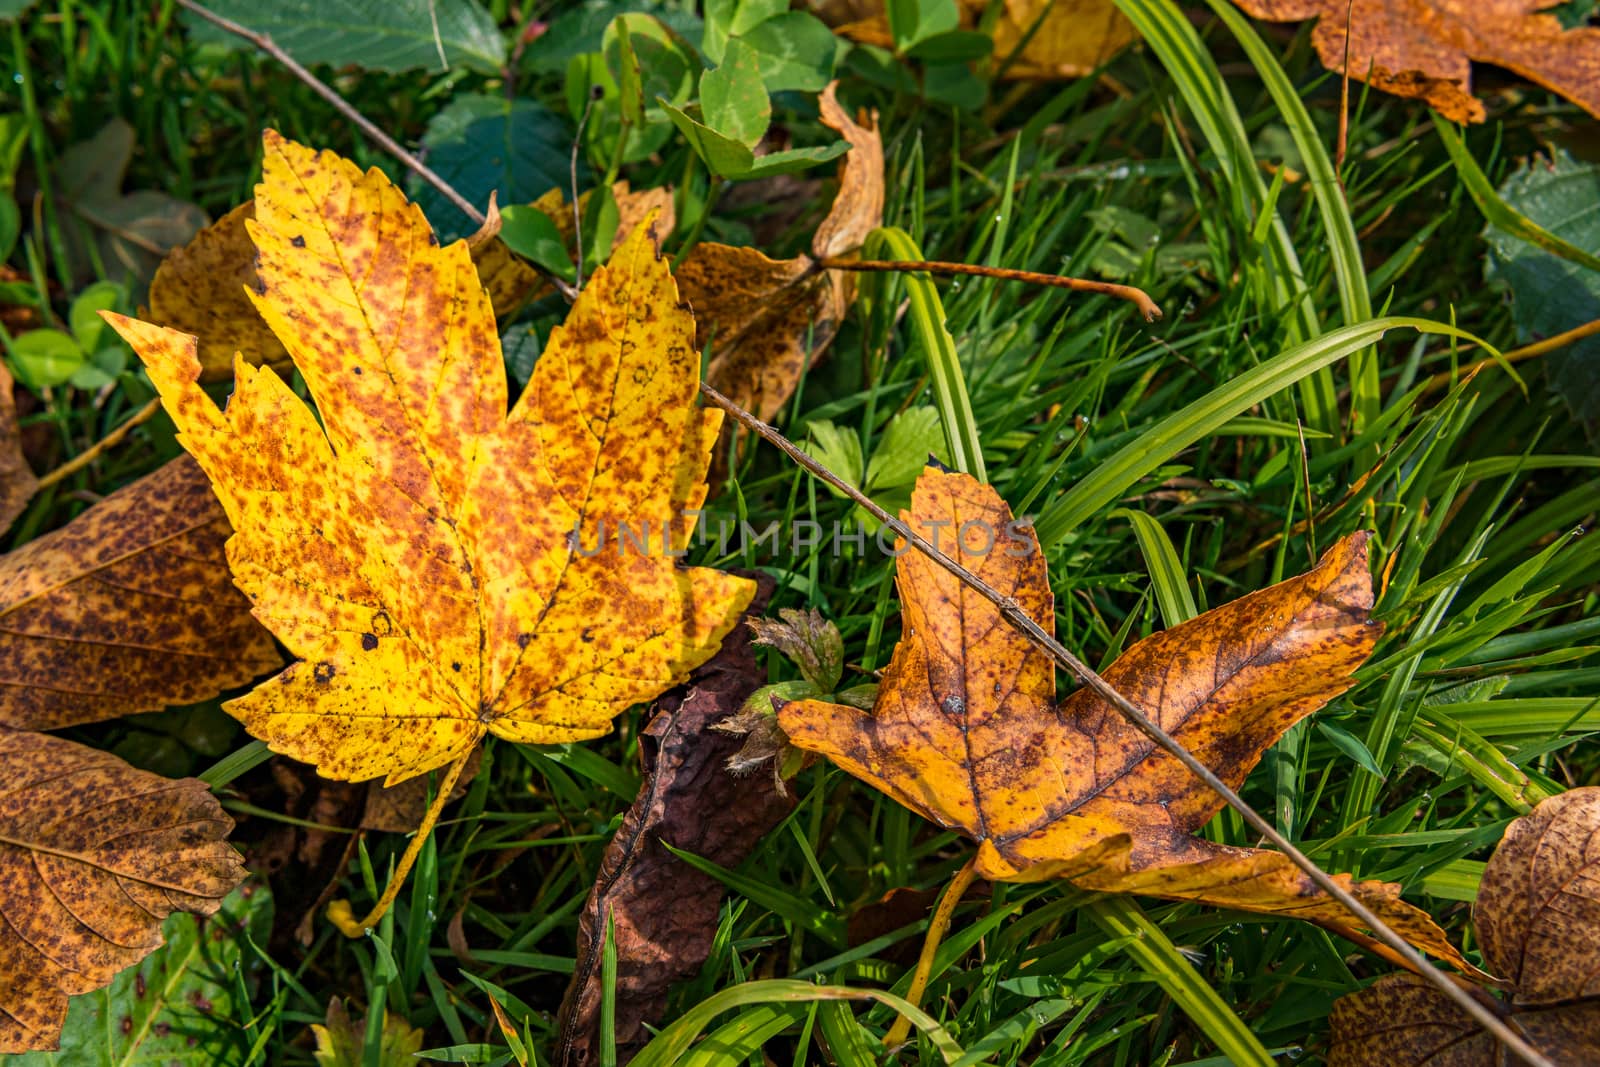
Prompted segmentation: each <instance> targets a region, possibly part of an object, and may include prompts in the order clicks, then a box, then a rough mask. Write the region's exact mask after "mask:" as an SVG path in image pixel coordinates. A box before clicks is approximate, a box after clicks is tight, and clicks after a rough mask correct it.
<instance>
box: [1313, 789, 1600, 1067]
mask: <svg viewBox="0 0 1600 1067" xmlns="http://www.w3.org/2000/svg"><path fill="white" fill-rule="evenodd" d="M1473 924H1474V926H1476V928H1477V932H1478V941H1479V943H1480V944H1481V945H1482V946H1483V958H1484V961H1485V962H1486V964H1487V965H1488V967H1489V969H1490V970H1491V971H1492V972H1494V973H1495V974H1498V975H1501V976H1502V977H1503V978H1504V979H1505V984H1507V985H1508V986H1509V987H1510V991H1511V998H1510V1001H1509V1003H1507V1002H1504V1001H1499V1000H1494V1001H1493V1003H1494V1005H1495V1007H1496V1008H1497V1009H1499V1010H1500V1011H1501V1013H1502V1014H1503V1015H1504V1017H1505V1020H1506V1022H1507V1023H1508V1024H1509V1025H1510V1026H1511V1028H1512V1029H1514V1030H1516V1031H1517V1032H1518V1033H1520V1034H1521V1035H1522V1036H1523V1037H1525V1038H1527V1039H1528V1041H1529V1042H1530V1043H1531V1044H1532V1045H1533V1046H1534V1047H1535V1048H1537V1049H1539V1050H1540V1051H1541V1052H1543V1053H1545V1054H1546V1055H1547V1056H1549V1057H1550V1058H1551V1059H1553V1060H1554V1061H1556V1062H1557V1063H1570V1064H1589V1063H1600V999H1597V995H1600V788H1595V787H1592V786H1591V787H1587V788H1581V789H1573V790H1570V791H1569V792H1566V793H1562V794H1560V795H1558V796H1553V797H1551V798H1549V799H1548V800H1545V801H1544V802H1542V803H1541V804H1540V805H1539V806H1538V807H1537V808H1535V809H1534V810H1533V812H1532V813H1531V814H1529V815H1525V816H1523V817H1522V818H1520V819H1518V820H1516V821H1515V822H1513V823H1512V824H1511V825H1510V826H1509V827H1508V828H1507V829H1506V835H1505V838H1504V839H1503V840H1502V841H1501V842H1500V846H1499V847H1498V848H1496V849H1495V853H1494V856H1493V857H1492V858H1490V860H1489V863H1488V865H1487V866H1486V867H1485V868H1484V871H1483V881H1482V883H1481V886H1480V888H1479V890H1478V900H1477V903H1476V904H1475V905H1474V907H1473ZM1479 995H1480V996H1482V997H1485V998H1488V994H1487V993H1480V994H1479ZM1490 999H1492V998H1490ZM1330 1022H1331V1024H1332V1028H1333V1040H1332V1044H1331V1046H1330V1048H1329V1050H1328V1063H1329V1064H1330V1067H1411V1065H1415V1067H1424V1065H1426V1067H1500V1065H1502V1064H1507V1063H1513V1062H1516V1063H1520V1062H1521V1061H1520V1060H1512V1059H1510V1057H1509V1054H1508V1053H1507V1052H1506V1051H1505V1050H1504V1049H1503V1048H1502V1047H1501V1046H1500V1043H1499V1042H1498V1041H1496V1040H1495V1039H1494V1037H1492V1036H1491V1035H1490V1034H1488V1033H1486V1032H1485V1031H1484V1030H1483V1029H1482V1027H1480V1026H1479V1024H1478V1023H1477V1021H1476V1020H1474V1019H1472V1018H1471V1017H1470V1016H1468V1015H1467V1014H1466V1013H1465V1012H1464V1011H1462V1010H1461V1009H1460V1008H1459V1007H1457V1006H1456V1005H1455V1004H1454V1003H1453V1002H1452V1001H1450V1000H1447V999H1446V998H1445V997H1444V996H1443V994H1441V993H1440V992H1439V991H1438V990H1437V989H1435V988H1433V987H1432V986H1430V985H1427V984H1426V983H1424V982H1423V981H1422V979H1420V978H1417V977H1416V976H1414V975H1409V974H1401V975H1391V976H1389V977H1387V978H1384V979H1381V980H1379V981H1378V982H1375V983H1374V984H1372V985H1371V986H1368V987H1367V988H1366V989H1363V990H1362V991H1361V992H1359V993H1352V994H1350V995H1349V996H1345V997H1341V998H1339V1000H1338V1002H1337V1003H1336V1004H1334V1007H1333V1015H1332V1016H1331V1018H1330Z"/></svg>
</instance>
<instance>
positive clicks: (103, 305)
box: [67, 282, 123, 352]
mask: <svg viewBox="0 0 1600 1067" xmlns="http://www.w3.org/2000/svg"><path fill="white" fill-rule="evenodd" d="M122 292H123V290H122V286H120V285H118V284H117V283H116V282H95V283H94V284H93V285H91V286H89V287H88V288H87V289H85V290H84V291H83V292H81V293H79V294H78V295H77V297H76V299H74V300H73V301H72V307H71V308H70V309H69V310H68V311H67V324H68V325H69V326H71V327H72V336H73V337H76V338H77V339H78V346H79V347H80V348H82V349H83V350H84V351H85V352H98V351H100V343H101V341H103V340H105V339H106V338H107V336H108V335H109V328H108V327H107V326H106V323H105V320H104V319H102V318H101V317H100V312H102V311H115V310H116V308H117V304H118V303H119V302H120V301H121V300H122Z"/></svg>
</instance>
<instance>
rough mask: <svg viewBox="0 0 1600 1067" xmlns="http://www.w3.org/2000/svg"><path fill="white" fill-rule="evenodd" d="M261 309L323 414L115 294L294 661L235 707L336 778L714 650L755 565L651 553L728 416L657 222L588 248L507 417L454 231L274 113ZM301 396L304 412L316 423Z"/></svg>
mask: <svg viewBox="0 0 1600 1067" xmlns="http://www.w3.org/2000/svg"><path fill="white" fill-rule="evenodd" d="M255 203H256V218H255V219H254V220H253V221H251V222H250V223H249V229H250V233H251V236H252V238H253V239H254V241H255V243H256V247H257V249H258V255H259V259H258V263H257V273H258V274H259V276H260V280H261V292H260V293H259V294H258V295H257V296H255V297H254V301H255V304H256V308H257V310H259V311H260V312H261V314H262V317H263V318H265V319H266V321H267V323H268V324H269V325H270V326H271V327H272V329H273V331H274V332H275V333H276V334H277V335H278V338H279V340H281V341H282V342H283V344H284V346H285V347H286V348H287V349H288V350H289V352H290V354H291V356H293V358H294V361H295V365H296V367H297V369H298V370H299V372H300V374H301V375H302V376H303V377H304V378H305V380H306V383H307V384H308V386H309V387H310V390H311V394H312V396H313V397H314V398H315V399H316V401H317V415H316V416H314V415H313V414H312V412H311V410H310V408H308V407H307V406H306V405H305V403H303V402H302V401H301V400H300V399H299V398H297V397H296V396H295V395H294V394H293V393H292V392H290V391H289V389H288V388H287V387H286V386H285V385H284V384H283V383H282V382H281V381H280V380H279V379H278V377H277V376H276V375H275V374H273V373H272V372H271V371H270V370H264V369H260V368H255V367H251V366H250V365H249V364H248V363H246V362H244V361H242V360H241V361H239V363H238V365H237V366H236V367H235V387H234V393H233V396H232V398H231V400H230V401H229V403H228V406H227V411H226V413H224V412H222V411H219V410H218V409H217V407H216V406H215V405H214V404H213V403H212V401H211V399H210V398H209V397H208V396H206V394H205V393H204V392H202V391H201V390H200V389H199V388H198V387H197V386H196V385H195V380H196V378H197V377H198V375H199V372H200V364H199V362H198V360H197V359H196V358H195V343H194V340H193V338H191V337H188V336H185V335H183V334H180V333H177V332H175V331H172V330H166V329H162V328H160V327H157V326H151V325H148V324H146V323H141V322H138V321H136V320H133V319H128V318H123V317H120V316H108V321H110V322H112V324H113V325H114V326H116V328H117V329H118V331H119V332H121V333H122V335H123V336H124V337H125V338H126V339H127V340H128V341H129V342H130V343H131V344H132V345H133V347H134V349H135V350H136V351H138V352H139V353H140V355H141V356H142V357H143V358H144V360H145V363H146V365H147V367H148V368H149V372H150V376H151V379H152V380H153V381H154V382H155V383H156V385H157V388H158V389H159V390H160V391H161V394H162V399H163V401H164V402H165V404H166V406H167V410H168V411H169V412H170V413H171V415H172V417H173V420H174V421H175V422H176V423H177V425H178V428H179V431H180V434H181V437H180V439H181V441H182V442H183V444H184V446H185V447H186V448H188V449H189V450H190V451H191V452H192V453H193V454H194V455H195V456H196V458H197V459H198V460H199V461H200V464H201V466H202V467H203V468H204V469H205V470H206V472H207V474H208V475H209V476H210V477H211V480H212V483H213V485H214V486H215V488H216V490H217V492H218V495H219V496H220V498H221V499H222V502H223V506H224V508H226V510H227V512H228V515H229V518H230V519H231V520H232V524H233V529H234V536H233V538H232V539H231V540H230V541H229V542H228V546H227V548H228V560H229V563H230V564H231V566H232V568H233V573H234V578H235V581H236V582H237V583H238V584H239V586H240V587H241V588H242V589H244V590H245V592H246V593H247V594H248V595H249V596H250V597H251V599H252V600H253V602H254V605H255V614H256V616H257V618H259V619H260V620H261V621H262V622H263V623H265V624H266V626H267V628H268V629H270V630H272V631H273V633H275V634H276V635H277V636H278V638H279V639H280V640H281V641H282V642H283V643H284V644H285V645H287V646H288V648H289V650H290V651H291V653H293V655H294V656H295V657H296V659H297V662H295V663H293V664H291V665H290V666H289V668H288V669H287V670H285V671H284V672H283V673H281V674H279V675H278V676H276V677H275V678H273V679H271V680H270V681H268V682H266V683H264V684H262V685H261V686H258V687H257V688H256V689H255V690H254V691H253V692H251V693H250V694H249V695H247V696H244V697H241V698H239V699H237V700H233V701H230V702H229V703H228V704H227V705H225V706H226V708H227V710H228V711H229V712H230V713H231V714H233V715H234V716H235V717H237V718H238V719H240V720H241V721H242V722H243V723H244V724H245V726H246V728H247V729H249V730H250V732H251V733H252V734H254V735H255V736H257V737H260V738H262V739H264V740H265V741H267V743H268V744H269V745H270V746H271V747H272V749H273V750H274V751H276V752H281V753H283V754H286V755H290V756H293V757H294V758H296V759H299V760H303V761H305V762H308V763H314V764H315V765H316V766H317V767H318V769H319V771H321V772H322V773H323V774H325V775H327V776H328V777H332V778H341V779H346V780H351V781H360V780H364V779H367V778H373V777H378V776H384V777H385V778H386V779H387V783H388V784H390V785H393V784H395V783H396V782H400V781H404V780H405V779H407V778H410V777H413V776H415V775H419V774H422V773H425V772H427V771H429V770H432V769H433V768H435V767H440V766H443V765H445V764H448V763H451V762H453V761H455V760H457V759H459V758H461V757H464V756H465V755H466V753H467V752H468V751H470V750H471V749H472V747H473V746H475V745H476V744H477V743H478V742H479V741H480V740H481V739H482V738H483V737H484V736H485V734H487V733H493V734H495V735H497V736H499V737H503V738H506V739H507V740H511V741H517V742H523V743H532V744H542V743H554V742H561V741H572V740H578V739H582V738H587V737H596V736H599V735H601V734H604V733H606V732H608V731H609V730H610V729H611V720H612V718H613V717H615V716H616V715H617V714H618V713H620V712H622V711H624V710H626V709H627V708H628V707H629V706H631V705H633V704H637V703H640V702H642V701H645V700H649V699H652V698H653V697H655V696H656V695H657V694H659V693H661V692H662V691H664V690H665V689H667V688H669V687H671V686H672V685H674V684H676V683H678V682H680V681H682V680H683V679H684V678H686V677H687V676H688V674H689V672H690V671H691V670H692V669H693V668H694V667H696V666H698V665H699V664H700V663H703V662H704V661H705V660H707V659H709V658H710V657H711V655H712V653H713V652H715V650H716V648H717V645H718V644H719V643H720V641H721V639H722V637H723V635H724V634H726V633H727V632H728V630H730V629H731V628H732V627H733V625H734V624H735V622H736V621H737V620H738V618H739V613H740V612H741V611H742V610H743V608H744V605H745V604H746V603H747V602H748V601H749V598H750V594H751V590H752V588H753V586H752V585H751V584H750V583H749V582H748V581H746V580H744V579H742V578H736V577H733V576H731V575H727V574H723V573H721V572H718V571H714V570H709V569H705V568H679V567H677V566H676V565H675V561H674V560H673V559H671V558H669V557H667V556H665V555H663V554H661V553H659V552H653V553H650V554H634V553H625V552H622V551H601V552H597V553H593V554H588V553H580V552H578V551H577V549H578V547H580V542H581V544H583V545H588V544H591V543H593V542H594V541H595V540H596V539H597V534H599V533H602V532H603V531H605V530H610V531H612V535H613V536H614V535H615V531H616V530H617V529H618V527H619V525H620V524H621V523H622V522H627V523H629V524H630V525H631V527H632V528H633V529H635V530H637V529H639V528H640V526H641V524H643V523H648V524H649V526H650V529H651V530H652V531H653V532H654V533H655V536H656V539H657V543H659V539H660V536H661V532H662V531H663V530H665V529H667V528H668V527H669V526H671V527H672V528H673V529H674V530H676V531H678V533H677V536H676V538H675V542H674V543H676V544H679V545H681V544H683V543H685V541H686V534H687V526H688V523H687V521H686V518H685V516H684V515H683V512H684V511H685V510H686V509H690V508H696V507H698V506H699V505H700V503H701V502H702V501H703V500H704V498H705V492H706V489H705V482H704V480H703V479H704V470H705V465H706V462H707V459H708V455H709V450H710V446H711V444H712V442H713V440H714V439H715V436H716V432H717V429H718V426H719V424H720V422H721V413H720V412H716V411H709V410H704V409H702V408H700V407H699V406H698V405H697V404H696V396H697V388H696V387H697V371H698V368H699V357H698V354H697V353H696V351H695V348H694V345H693V342H692V336H693V322H692V320H691V318H690V316H689V314H688V312H687V310H686V309H685V308H683V306H682V305H681V304H680V303H679V301H678V299H677V292H676V287H675V286H674V285H673V282H672V276H671V274H670V273H669V272H668V270H667V265H666V263H665V262H663V261H662V260H661V259H660V257H659V255H658V254H657V252H656V249H655V247H654V244H653V241H652V236H651V234H650V231H649V227H648V226H642V227H639V228H638V229H636V230H635V231H634V233H633V234H632V235H631V236H630V237H629V238H628V240H627V241H626V242H625V243H624V244H623V245H622V247H621V248H619V249H618V250H617V252H616V253H615V254H614V255H613V256H612V259H611V263H610V264H609V266H607V267H606V268H603V269H602V270H600V271H599V272H597V273H596V275H595V277H594V278H593V279H591V280H590V282H589V284H588V285H587V286H586V287H585V289H584V292H583V294H582V297H581V298H580V300H579V301H578V302H577V304H575V305H574V306H573V308H572V311H571V313H570V315H569V317H568V319H567V323H566V325H565V326H564V327H560V328H558V329H556V330H555V331H553V332H552V334H551V336H550V339H549V343H548V344H547V345H546V347H545V351H544V354H543V356H542V357H541V358H540V360H539V362H538V364H537V366H536V368H535V370H534V375H533V379H532V381H531V382H530V383H529V386H528V388H527V389H526V390H525V391H524V392H523V394H522V396H521V398H520V399H519V400H518V402H517V406H516V408H515V409H514V410H512V411H511V412H510V414H509V415H508V414H507V410H506V408H507V393H506V378H505V367H504V364H503V362H502V360H501V355H500V342H499V338H498V337H497V336H496V335H495V324H494V315H493V313H492V311H491V310H490V306H489V301H488V298H487V296H486V295H485V294H484V291H483V288H482V286H481V285H480V284H479V282H478V276H477V273H476V271H474V270H473V267H472V262H471V259H470V258H469V255H468V250H467V246H466V243H465V242H456V243H454V244H452V245H450V246H448V247H440V246H439V245H438V244H437V242H436V241H435V240H434V238H433V233H432V231H431V230H430V229H429V228H428V224H427V221H426V220H425V219H424V218H423V216H422V213H421V212H420V211H419V210H418V209H417V208H416V206H415V205H413V204H410V203H408V202H407V201H406V199H405V197H404V196H403V195H402V194H401V192H400V190H399V189H397V188H395V187H394V186H393V185H392V184H391V183H390V182H389V180H388V179H387V178H386V177H385V176H384V175H383V174H382V173H381V172H380V171H378V170H376V169H374V170H370V171H367V172H365V173H363V172H362V171H361V170H360V169H359V168H357V167H356V166H355V165H354V164H353V163H351V162H349V161H347V160H344V159H341V158H339V157H338V156H335V155H334V154H332V153H331V152H313V151H312V150H311V149H308V148H305V147H303V146H301V145H298V144H295V143H293V142H290V141H286V140H284V139H283V138H281V137H279V136H278V135H277V134H276V133H273V132H271V131H269V132H268V133H267V134H266V137H265V152H264V160H263V181H262V184H261V185H260V186H258V187H257V190H256V198H255ZM318 416H320V421H319V418H318Z"/></svg>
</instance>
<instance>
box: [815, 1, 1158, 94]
mask: <svg viewBox="0 0 1600 1067" xmlns="http://www.w3.org/2000/svg"><path fill="white" fill-rule="evenodd" d="M958 6H959V8H960V14H961V22H960V28H961V29H964V30H975V29H977V28H978V24H979V20H981V19H982V18H983V15H984V12H985V11H986V10H987V9H988V8H989V6H990V3H989V0H959V4H958ZM814 10H815V8H814ZM818 14H819V15H821V17H822V19H823V20H824V21H825V22H829V23H831V24H833V25H834V26H835V27H836V30H837V32H838V33H839V35H840V36H842V37H848V38H849V39H850V40H852V41H859V42H861V43H862V44H870V45H875V46H877V47H879V48H888V49H891V50H892V49H893V48H894V36H893V35H892V34H891V33H890V32H889V19H888V17H887V16H885V15H884V13H883V5H882V4H881V3H856V4H831V5H826V6H824V7H823V10H821V11H819V12H818ZM840 16H846V17H844V18H841V17H840ZM1035 26H1037V28H1035ZM990 32H991V34H992V36H993V37H994V60H993V61H994V63H995V64H996V65H997V67H998V65H999V64H1001V63H1004V62H1005V61H1006V60H1007V59H1010V58H1011V57H1012V55H1013V53H1016V58H1015V59H1012V61H1011V63H1010V65H1009V66H1007V67H1005V68H1004V70H1003V71H1002V77H1006V78H1012V79H1017V80H1022V81H1032V80H1045V79H1055V78H1081V77H1083V76H1084V75H1086V74H1089V73H1092V72H1093V71H1094V69H1095V68H1096V67H1099V66H1100V65H1101V64H1103V63H1104V62H1105V61H1106V60H1108V59H1110V58H1111V57H1112V56H1114V55H1116V54H1117V53H1118V52H1120V51H1121V50H1122V49H1123V48H1125V47H1127V45H1129V44H1130V43H1132V42H1133V41H1134V40H1136V39H1137V38H1138V36H1139V34H1138V32H1137V31H1136V30H1135V29H1134V28H1133V23H1131V22H1129V21H1128V20H1127V19H1126V18H1125V17H1124V16H1123V15H1122V13H1121V12H1120V11H1118V10H1117V6H1116V4H1114V3H1112V0H1004V6H1003V8H1002V10H1001V12H1000V17H999V19H998V20H997V21H996V22H995V23H994V25H993V28H992V30H991V31H990ZM1030 32H1031V34H1032V36H1031V37H1030V36H1029V34H1030ZM1019 45H1020V46H1021V48H1022V50H1021V52H1017V48H1018V46H1019Z"/></svg>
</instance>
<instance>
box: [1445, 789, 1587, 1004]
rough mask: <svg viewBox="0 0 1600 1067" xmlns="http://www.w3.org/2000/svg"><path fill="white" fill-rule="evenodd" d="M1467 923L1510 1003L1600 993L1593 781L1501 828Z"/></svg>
mask: <svg viewBox="0 0 1600 1067" xmlns="http://www.w3.org/2000/svg"><path fill="white" fill-rule="evenodd" d="M1473 925H1474V926H1475V927H1476V928H1477V931H1478V940H1479V941H1480V942H1482V943H1483V956H1484V959H1486V960H1487V961H1488V962H1489V968H1490V970H1492V971H1494V972H1495V973H1496V974H1498V975H1500V976H1502V977H1504V978H1507V979H1509V980H1510V981H1511V982H1512V984H1513V985H1514V986H1515V987H1516V990H1517V1003H1519V1004H1555V1003H1558V1002H1561V1001H1570V1000H1578V999H1580V998H1583V997H1595V996H1600V788H1587V789H1574V790H1571V791H1570V792H1566V793H1562V794H1561V795H1560V796H1554V797H1551V798H1550V799H1548V800H1546V801H1544V802H1543V803H1541V804H1540V805H1539V806H1538V807H1537V808H1535V809H1534V810H1533V812H1532V813H1531V814H1529V815H1525V816H1523V817H1522V818H1520V819H1518V820H1517V821H1516V822H1514V823H1512V824H1511V825H1510V826H1509V827H1507V828H1506V836H1505V837H1504V838H1503V839H1502V840H1501V842H1500V846H1499V847H1498V848H1496V849H1495V852H1494V856H1493V857H1492V858H1491V859H1490V860H1489V865H1488V866H1487V867H1486V868H1484V872H1483V884H1482V887H1481V888H1480V889H1479V891H1478V900H1477V903H1476V904H1475V905H1474V906H1473Z"/></svg>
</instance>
